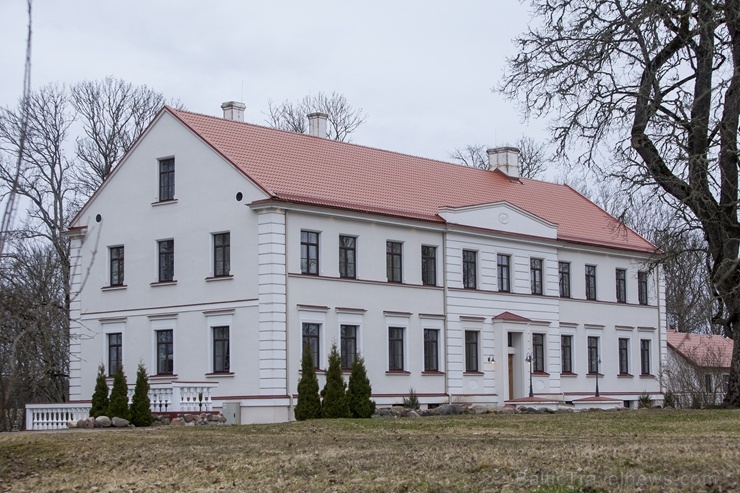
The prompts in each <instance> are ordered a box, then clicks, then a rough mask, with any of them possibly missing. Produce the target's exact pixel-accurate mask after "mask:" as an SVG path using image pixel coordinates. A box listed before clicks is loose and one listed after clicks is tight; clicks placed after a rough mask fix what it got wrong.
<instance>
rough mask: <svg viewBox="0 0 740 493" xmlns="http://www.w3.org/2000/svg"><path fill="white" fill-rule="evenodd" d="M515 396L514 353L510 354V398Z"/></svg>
mask: <svg viewBox="0 0 740 493" xmlns="http://www.w3.org/2000/svg"><path fill="white" fill-rule="evenodd" d="M513 398H514V355H513V354H510V355H509V400H512V399H513Z"/></svg>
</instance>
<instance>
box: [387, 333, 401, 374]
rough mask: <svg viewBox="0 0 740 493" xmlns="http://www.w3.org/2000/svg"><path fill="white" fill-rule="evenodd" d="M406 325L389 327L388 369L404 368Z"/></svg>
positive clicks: (397, 369)
mask: <svg viewBox="0 0 740 493" xmlns="http://www.w3.org/2000/svg"><path fill="white" fill-rule="evenodd" d="M404 333H405V328H404V327H388V370H390V371H403V369H404Z"/></svg>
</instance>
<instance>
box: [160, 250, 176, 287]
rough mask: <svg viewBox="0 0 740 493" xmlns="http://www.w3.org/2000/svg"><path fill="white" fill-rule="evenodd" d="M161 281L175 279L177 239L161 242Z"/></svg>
mask: <svg viewBox="0 0 740 493" xmlns="http://www.w3.org/2000/svg"><path fill="white" fill-rule="evenodd" d="M158 246H159V282H169V281H174V280H175V240H162V241H160V242H159V245H158Z"/></svg>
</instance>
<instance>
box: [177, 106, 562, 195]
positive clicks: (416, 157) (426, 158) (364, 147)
mask: <svg viewBox="0 0 740 493" xmlns="http://www.w3.org/2000/svg"><path fill="white" fill-rule="evenodd" d="M166 107H167V108H168V109H169V110H170V111H172V112H174V113H188V114H191V115H196V116H202V117H205V118H210V119H213V120H216V121H218V122H227V123H236V124H242V125H248V126H251V127H256V128H261V129H264V130H274V131H276V132H280V133H284V134H288V135H291V136H301V137H306V138H309V139H317V140H319V141H321V142H329V143H333V144H338V145H348V146H353V147H359V148H362V149H370V150H373V151H379V152H384V153H388V154H395V155H397V156H404V157H410V158H414V159H423V160H424V161H431V162H434V163H438V164H442V165H446V166H455V167H456V168H462V169H468V170H471V171H475V172H488V173H490V172H494V171H496V170H488V169H482V168H477V167H475V166H466V165H464V164H457V163H453V162H451V161H442V160H441V159H435V158H430V157H424V156H419V155H416V154H409V153H406V152H401V151H393V150H389V149H381V148H380V147H373V146H369V145H365V144H357V143H355V142H344V141H341V140H334V139H329V138H324V137H316V136H314V135H309V134H304V133H298V132H293V131H291V130H283V129H282V128H275V127H270V126H269V125H260V124H258V123H251V122H240V121H237V120H227V119H226V118H222V117H218V116H213V115H207V114H205V113H200V112H197V111H188V110H180V109H177V108H173V107H172V106H166ZM518 179H520V180H528V181H536V182H538V183H545V184H548V185H555V186H561V187H562V186H563V184H560V183H553V182H550V181H546V180H537V179H534V178H526V177H518Z"/></svg>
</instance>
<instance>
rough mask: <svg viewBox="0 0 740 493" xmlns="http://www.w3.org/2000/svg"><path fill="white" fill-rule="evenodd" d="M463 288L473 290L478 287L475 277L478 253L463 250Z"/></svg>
mask: <svg viewBox="0 0 740 493" xmlns="http://www.w3.org/2000/svg"><path fill="white" fill-rule="evenodd" d="M462 260H463V287H464V288H465V289H475V288H476V287H477V286H478V283H477V280H476V275H477V271H478V252H474V251H473V250H463V252H462Z"/></svg>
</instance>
